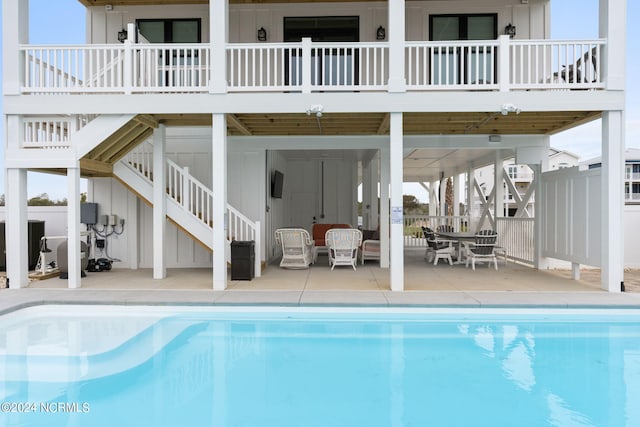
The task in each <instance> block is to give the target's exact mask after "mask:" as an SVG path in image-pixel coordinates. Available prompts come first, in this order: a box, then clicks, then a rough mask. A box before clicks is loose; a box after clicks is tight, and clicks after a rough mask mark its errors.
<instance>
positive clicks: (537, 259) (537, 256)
mask: <svg viewBox="0 0 640 427" xmlns="http://www.w3.org/2000/svg"><path fill="white" fill-rule="evenodd" d="M547 139H549V137H547ZM548 159H549V157H548V156H546V158H545V159H544V160H543V162H542V164H538V165H534V164H530V165H529V167H530V168H531V169H532V170H533V173H534V175H535V181H534V185H535V187H536V188H535V197H536V199H535V200H536V202H535V203H534V204H533V218H534V219H533V235H534V239H533V267H534V268H536V269H538V270H546V269H547V268H548V267H549V261H548V260H547V258H546V257H544V256H543V255H542V240H543V238H544V237H543V235H544V230H543V228H542V223H541V221H542V217H543V213H542V212H543V210H544V209H543V206H542V204H543V203H544V200H545V197H544V192H543V186H542V173H543V172H546V171H547V169H548V164H549V162H548Z"/></svg>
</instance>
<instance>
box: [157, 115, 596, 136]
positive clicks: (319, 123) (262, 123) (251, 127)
mask: <svg viewBox="0 0 640 427" xmlns="http://www.w3.org/2000/svg"><path fill="white" fill-rule="evenodd" d="M600 115H601V113H600V112H599V111H545V112H522V113H520V114H513V113H511V114H508V115H506V116H505V115H502V114H500V113H498V112H475V113H465V112H455V113H448V112H443V113H405V114H404V121H403V127H404V133H405V134H406V135H490V134H496V135H552V134H555V133H558V132H561V131H564V130H567V129H570V128H572V127H575V126H578V125H580V124H583V123H586V122H589V121H591V120H595V119H597V118H599V117H600ZM154 117H155V119H156V120H157V121H158V122H161V123H165V124H166V125H167V126H211V115H209V114H202V115H187V114H165V115H159V114H156V115H154ZM227 130H228V133H229V135H234V136H235V135H248V136H249V135H252V136H283V135H284V136H321V135H388V134H389V114H388V113H324V114H323V115H322V117H319V118H318V117H316V116H315V115H313V114H312V115H310V116H308V115H306V114H304V113H292V114H275V113H274V114H269V113H260V114H229V115H227Z"/></svg>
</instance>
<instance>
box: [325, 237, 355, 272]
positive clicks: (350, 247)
mask: <svg viewBox="0 0 640 427" xmlns="http://www.w3.org/2000/svg"><path fill="white" fill-rule="evenodd" d="M325 241H326V243H327V249H328V252H329V264H331V270H333V268H334V267H335V266H336V265H350V266H351V267H353V269H354V270H356V264H357V263H358V248H359V247H360V245H361V244H362V232H361V231H360V230H358V229H355V228H334V229H331V230H328V231H327V234H326V235H325Z"/></svg>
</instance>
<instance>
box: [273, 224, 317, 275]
mask: <svg viewBox="0 0 640 427" xmlns="http://www.w3.org/2000/svg"><path fill="white" fill-rule="evenodd" d="M276 242H278V243H279V244H280V245H281V246H282V260H281V261H280V267H282V268H309V264H312V263H313V240H311V236H310V235H309V232H308V231H307V230H305V229H303V228H279V229H278V230H276Z"/></svg>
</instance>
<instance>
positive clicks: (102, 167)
mask: <svg viewBox="0 0 640 427" xmlns="http://www.w3.org/2000/svg"><path fill="white" fill-rule="evenodd" d="M80 170H81V171H82V174H83V175H90V176H111V174H112V173H113V166H112V165H111V164H110V163H105V162H101V161H99V160H93V159H80Z"/></svg>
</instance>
